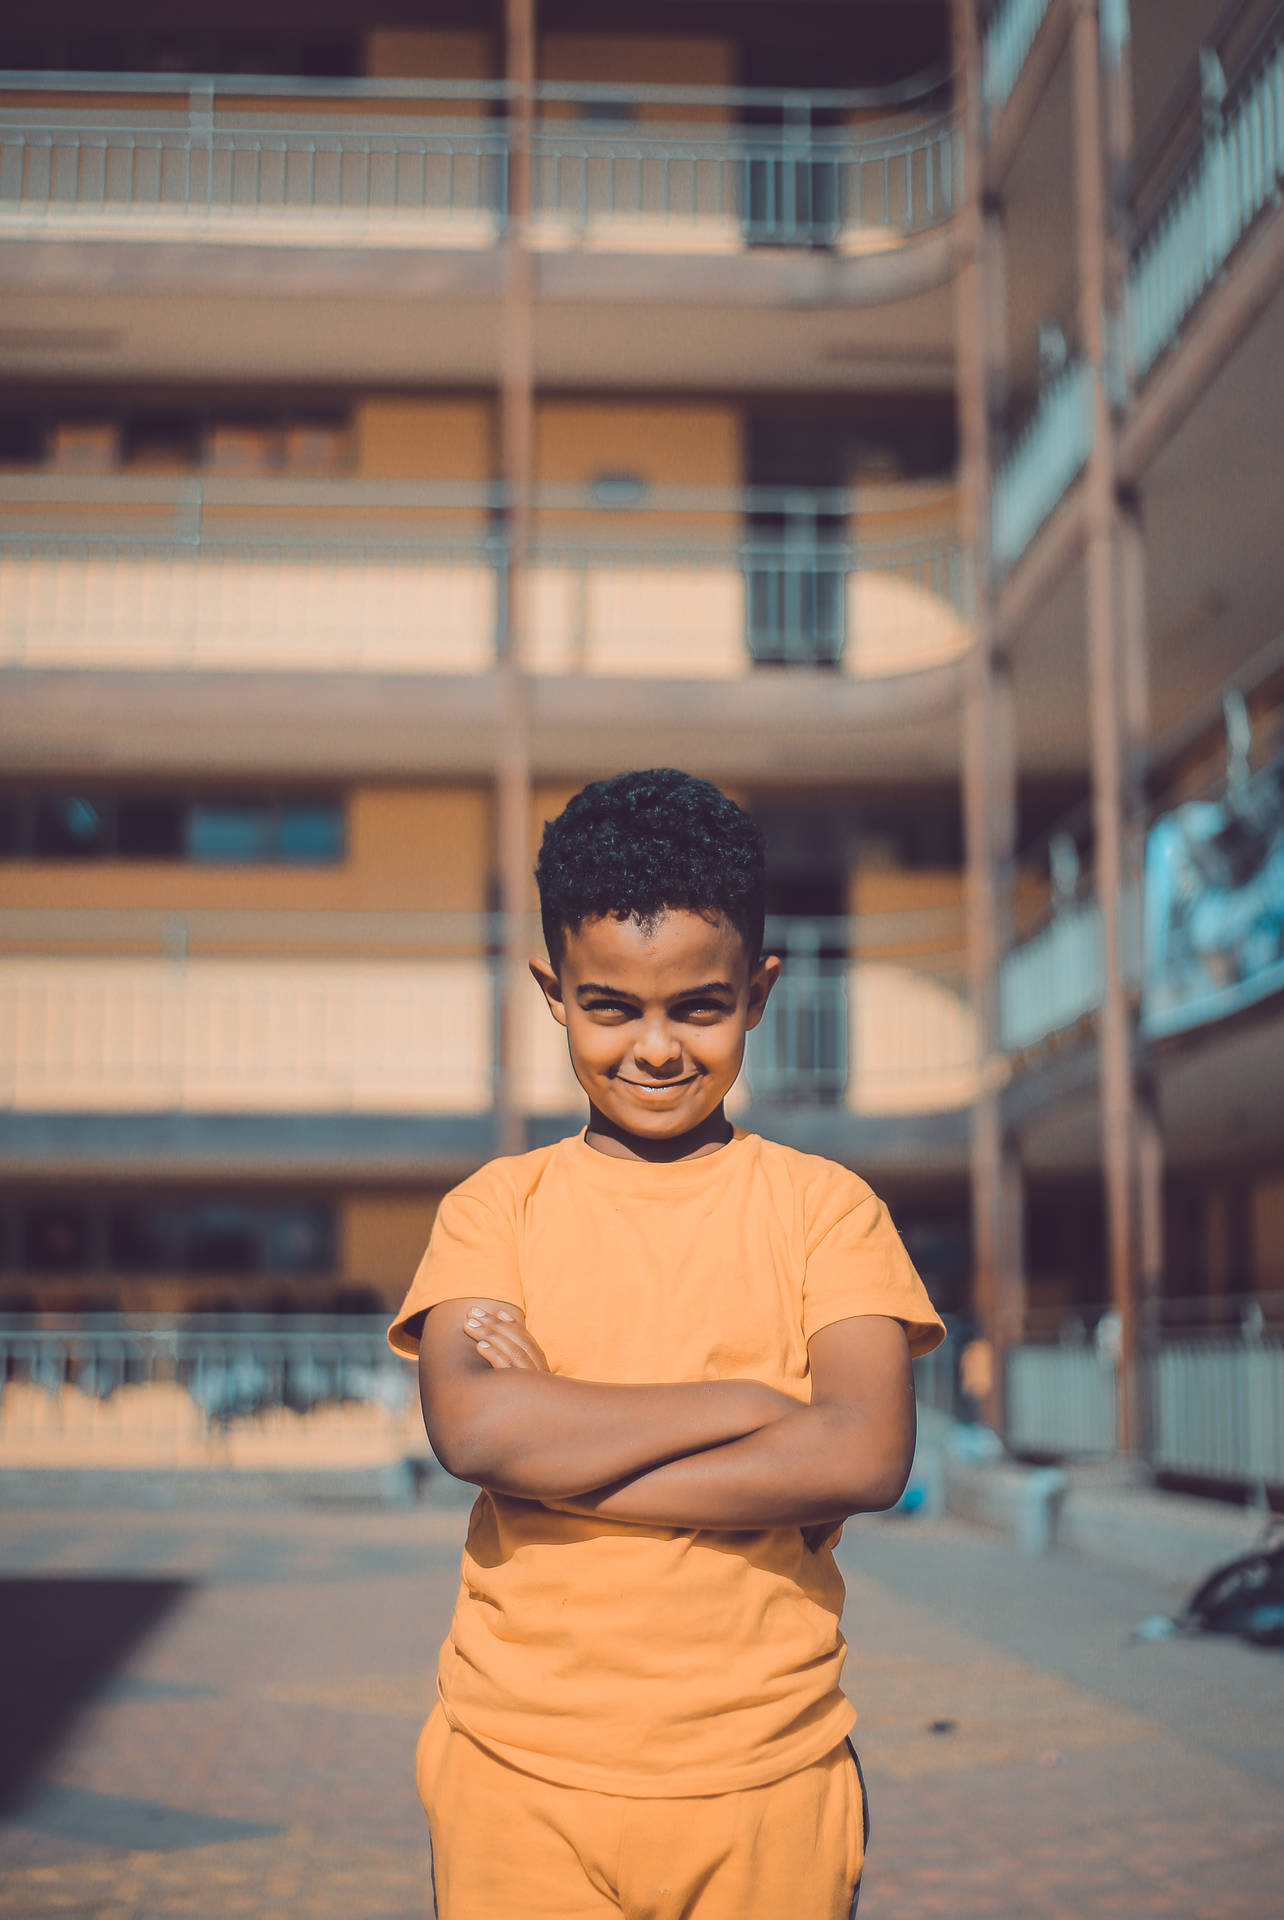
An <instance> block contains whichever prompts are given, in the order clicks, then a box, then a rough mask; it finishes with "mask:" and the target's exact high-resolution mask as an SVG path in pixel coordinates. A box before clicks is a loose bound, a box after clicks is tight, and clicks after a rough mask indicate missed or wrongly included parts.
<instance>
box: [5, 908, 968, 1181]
mask: <svg viewBox="0 0 1284 1920" xmlns="http://www.w3.org/2000/svg"><path fill="white" fill-rule="evenodd" d="M497 937H498V928H497V926H495V925H493V924H491V922H490V921H489V920H488V919H487V918H486V917H485V916H481V915H473V916H468V915H448V914H438V915H434V914H411V913H402V914H361V913H350V914H323V913H320V914H318V913H287V912H282V913H274V914H273V913H254V912H245V913H236V912H215V911H209V912H198V913H190V914H186V915H177V914H158V913H143V912H131V911H127V910H122V911H119V912H112V911H82V912H69V913H59V912H46V911H43V910H31V911H22V910H15V911H13V912H11V913H10V914H8V915H7V916H6V926H5V934H4V939H5V948H6V950H5V951H4V952H3V953H0V1109H3V1110H6V1111H7V1112H8V1114H9V1115H10V1116H11V1118H12V1119H15V1120H16V1119H18V1118H20V1117H23V1116H25V1117H27V1118H29V1119H30V1118H33V1117H37V1116H40V1117H43V1118H44V1119H46V1120H51V1119H52V1118H53V1117H55V1116H63V1117H67V1116H80V1117H84V1116H95V1115H97V1116H102V1117H104V1118H110V1119H111V1121H112V1122H113V1124H116V1123H119V1122H120V1121H121V1120H122V1119H123V1118H124V1117H125V1116H146V1115H169V1116H175V1115H195V1116H219V1115H224V1116H242V1117H243V1116H247V1115H261V1116H275V1117H280V1116H286V1115H299V1116H305V1115H312V1116H316V1115H328V1116H332V1117H333V1116H343V1117H346V1118H347V1119H350V1120H358V1121H359V1120H361V1119H362V1118H370V1117H379V1118H382V1119H385V1120H386V1119H388V1118H389V1117H392V1118H397V1117H401V1118H406V1119H423V1118H425V1117H436V1118H440V1119H442V1120H448V1121H449V1122H450V1124H451V1125H452V1126H455V1125H456V1124H457V1123H459V1122H461V1121H465V1120H468V1119H469V1118H470V1117H471V1118H473V1119H478V1120H487V1121H488V1118H489V1115H490V1114H491V1111H492V1107H493V1103H494V1097H495V1074H496V1071H497V1057H496V1036H497V1032H498V989H499V975H498V961H497V960H496V959H495V957H494V954H495V949H496V941H497ZM769 938H770V939H771V940H772V941H773V942H774V943H775V945H776V947H777V948H778V950H780V951H782V952H783V953H784V954H785V958H786V965H785V971H784V975H783V977H782V980H781V982H780V985H779V987H778V989H777V991H776V993H775V994H774V995H773V997H772V1000H771V1002H770V1004H769V1007H768V1013H767V1017H766V1019H765V1020H764V1022H763V1024H762V1026H761V1027H760V1028H759V1029H758V1030H757V1031H756V1032H755V1033H754V1034H752V1035H751V1036H750V1041H749V1052H748V1056H747V1062H746V1071H745V1075H744V1076H743V1079H742V1081H741V1084H740V1087H739V1088H738V1090H737V1094H736V1096H735V1101H736V1104H737V1111H739V1112H742V1113H743V1112H745V1111H747V1110H749V1109H751V1108H752V1109H754V1110H760V1109H762V1108H771V1109H773V1110H775V1111H781V1112H784V1113H786V1114H787V1113H788V1112H790V1111H794V1112H797V1111H798V1110H800V1109H823V1110H824V1111H825V1112H826V1113H827V1114H830V1115H832V1116H835V1118H840V1117H841V1116H842V1115H844V1114H846V1115H848V1116H851V1117H853V1118H856V1117H868V1118H876V1119H880V1120H883V1119H890V1118H893V1117H895V1116H915V1115H930V1114H948V1113H956V1112H958V1111H959V1110H960V1109H963V1108H965V1107H966V1106H967V1104H968V1102H969V1101H970V1099H971V1097H972V1093H973V1091H974V1087H975V1078H976V1040H975V1030H974V1023H973V1019H972V1014H971V1009H970V1006H969V1004H968V1000H967V994H966V986H965V973H964V965H963V958H962V954H961V951H960V950H959V939H960V928H959V926H958V924H957V914H956V912H954V911H953V910H948V911H941V912H935V911H934V912H926V913H919V914H905V915H895V916H892V915H886V916H867V917H866V918H865V919H863V920H859V921H850V922H849V921H842V922H834V923H829V922H818V923H803V922H798V921H783V922H780V923H777V924H775V925H773V926H772V927H771V928H770V929H769ZM539 944H540V942H539V935H538V931H537V929H536V928H534V927H532V934H531V947H532V951H535V950H537V948H538V946H539ZM519 1012H520V1016H521V1018H520V1025H521V1067H520V1070H519V1081H520V1087H519V1100H520V1105H521V1107H522V1108H523V1110H524V1111H525V1112H526V1113H527V1114H528V1115H530V1116H532V1117H533V1118H535V1119H540V1120H544V1121H546V1122H548V1123H549V1125H550V1126H551V1128H552V1132H553V1134H556V1133H557V1132H560V1131H563V1130H565V1127H566V1126H569V1125H572V1124H574V1121H573V1119H572V1118H571V1117H570V1116H574V1115H575V1114H576V1113H577V1112H578V1111H579V1109H580V1108H581V1106H582V1095H581V1094H580V1092H579V1089H578V1087H577V1086H576V1084H575V1081H574V1078H573V1076H572V1074H571V1071H570V1067H569V1063H568V1061H567V1058H566V1049H565V1041H564V1036H563V1034H562V1032H561V1029H560V1028H558V1027H557V1026H555V1024H554V1023H553V1022H552V1021H551V1020H550V1019H548V1018H547V1017H546V1015H545V1014H544V1012H543V1009H542V1007H541V1006H540V1004H539V1001H538V996H537V994H536V992H535V989H534V987H533V986H532V988H531V993H530V999H529V1002H528V1003H527V1004H524V1005H523V1006H522V1008H520V1009H519ZM554 1123H555V1124H554ZM483 1131H484V1129H483ZM470 1137H471V1136H470ZM478 1157H481V1155H480V1154H479V1155H478Z"/></svg>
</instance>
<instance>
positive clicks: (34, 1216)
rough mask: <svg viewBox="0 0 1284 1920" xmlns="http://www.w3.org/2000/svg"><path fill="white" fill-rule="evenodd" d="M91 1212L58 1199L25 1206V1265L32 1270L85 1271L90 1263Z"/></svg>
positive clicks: (23, 1221)
mask: <svg viewBox="0 0 1284 1920" xmlns="http://www.w3.org/2000/svg"><path fill="white" fill-rule="evenodd" d="M89 1241H90V1231H89V1213H88V1209H87V1208H85V1207H77V1206H69V1205H66V1204H65V1203H62V1202H58V1201H51V1202H49V1203H47V1204H41V1205H37V1206H31V1207H27V1208H25V1209H24V1211H23V1214H22V1226H21V1236H20V1245H21V1255H22V1264H23V1266H24V1267H25V1268H26V1269H27V1270H28V1272H30V1273H82V1272H83V1271H84V1269H85V1268H86V1267H87V1266H88V1264H89Z"/></svg>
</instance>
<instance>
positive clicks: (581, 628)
mask: <svg viewBox="0 0 1284 1920" xmlns="http://www.w3.org/2000/svg"><path fill="white" fill-rule="evenodd" d="M617 494H618V496H619V497H618V499H617ZM635 496H636V497H635ZM501 506H502V493H501V490H500V489H498V488H494V487H489V486H480V485H479V486H476V487H472V488H468V487H450V486H433V485H429V484H415V485H398V484H393V483H384V482H374V481H360V482H358V481H352V482H345V481H287V480H274V481H270V482H267V481H239V480H230V479H228V480H218V479H207V480H193V481H181V480H179V481H174V480H153V479H143V478H132V477H129V476H120V477H116V478H107V479H103V480H74V479H71V478H61V477H53V476H44V475H39V476H36V475H33V476H31V477H29V478H23V477H19V476H16V475H14V476H9V477H6V478H3V479H0V557H2V558H3V565H2V566H0V665H3V666H5V667H10V668H14V667H23V668H31V669H55V670H56V669H70V668H75V669H80V670H82V671H83V670H85V669H93V670H98V669H101V670H104V671H113V672H115V671H130V670H150V671H152V672H157V671H160V672H164V673H180V674H181V673H187V672H211V673H255V672H259V673H276V674H279V673H285V674H289V673H308V674H318V673H319V674H326V673H378V674H404V675H425V674H440V675H465V676H468V675H479V674H484V673H486V672H487V671H489V670H490V669H491V668H492V667H494V665H495V664H496V662H497V661H498V660H499V659H500V657H501V656H502V654H503V652H504V634H503V631H502V617H503V608H504V605H505V591H504V585H505V575H506V570H507V566H508V550H507V547H506V544H505V540H504V537H503V534H502V532H501V531H499V530H498V526H499V523H498V521H497V519H496V515H497V512H498V510H499V509H500V508H501ZM764 522H765V523H766V525H767V526H768V527H769V528H770V530H769V531H766V530H763V523H764ZM529 605H530V632H529V639H528V642H527V653H526V656H525V660H524V664H525V665H526V666H527V668H528V669H529V670H530V671H531V672H533V673H535V674H538V675H541V676H548V677H554V676H559V675H561V676H564V675H569V674H574V675H589V676H599V677H612V676H615V677H619V676H627V677H631V678H635V679H636V678H642V679H683V680H691V679H698V680H713V681H718V680H727V679H732V678H739V677H744V676H747V675H750V674H752V673H753V672H754V671H755V669H756V668H760V667H791V668H798V669H818V668H820V669H828V670H831V671H835V672H838V673H841V674H843V675H845V676H848V677H850V678H853V679H871V680H873V679H881V678H887V677H891V676H897V675H905V674H914V673H920V672H925V671H928V670H931V669H933V668H938V667H941V666H943V665H946V664H948V663H951V662H953V661H956V660H958V659H959V658H960V657H961V655H962V653H963V652H964V651H965V649H966V647H967V644H968V640H969V637H970V630H969V624H968V623H969V619H970V581H969V576H968V572H967V567H966V564H965V560H964V555H963V551H962V548H961V545H960V543H959V540H958V535H957V530H956V521H955V506H954V500H953V496H952V494H950V493H948V492H945V491H942V490H940V489H939V488H937V489H927V490H922V489H918V488H907V489H904V490H897V489H886V490H884V492H883V493H882V494H881V495H880V494H879V493H877V492H865V493H863V494H861V495H854V494H853V495H848V494H846V493H838V492H835V493H803V492H798V491H785V490H781V491H775V490H768V489H744V490H741V491H738V492H735V491H727V492H718V491H714V490H703V491H701V490H695V489H682V488H655V489H650V490H648V489H646V488H645V487H643V486H641V484H640V483H639V484H638V485H637V486H636V487H634V486H633V485H632V484H631V483H629V484H625V485H624V486H622V487H621V488H618V489H614V490H603V489H602V488H599V489H598V490H597V491H596V492H584V493H581V492H579V491H577V490H574V489H571V488H563V489H557V488H544V489H542V490H541V491H540V493H539V495H538V498H537V511H536V515H535V535H534V552H533V557H532V562H531V568H530V577H529Z"/></svg>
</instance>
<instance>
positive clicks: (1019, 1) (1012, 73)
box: [981, 0, 1052, 114]
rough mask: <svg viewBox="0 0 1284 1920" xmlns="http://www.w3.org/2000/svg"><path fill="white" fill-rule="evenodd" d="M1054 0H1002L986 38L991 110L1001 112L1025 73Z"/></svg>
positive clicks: (984, 58)
mask: <svg viewBox="0 0 1284 1920" xmlns="http://www.w3.org/2000/svg"><path fill="white" fill-rule="evenodd" d="M1051 5H1052V0H999V4H998V5H997V6H996V7H995V8H994V9H993V10H992V12H991V15H990V18H989V21H988V22H987V24H986V28H985V33H984V37H983V40H982V48H981V58H982V85H983V89H984V93H985V104H986V106H987V107H988V109H989V111H990V112H991V113H992V114H994V113H998V112H999V111H1000V109H1001V108H1002V107H1003V105H1004V103H1005V102H1006V101H1007V100H1008V98H1009V96H1010V95H1011V92H1012V89H1013V88H1014V87H1015V85H1016V83H1017V81H1018V80H1019V79H1020V77H1021V69H1022V68H1023V67H1024V66H1025V63H1026V61H1027V60H1028V59H1029V57H1030V49H1031V47H1032V46H1033V45H1034V43H1035V41H1036V39H1037V38H1038V34H1039V28H1040V27H1041V26H1042V25H1043V22H1044V19H1045V18H1046V16H1047V13H1048V10H1049V8H1050V7H1051Z"/></svg>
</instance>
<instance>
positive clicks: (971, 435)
mask: <svg viewBox="0 0 1284 1920" xmlns="http://www.w3.org/2000/svg"><path fill="white" fill-rule="evenodd" d="M951 26H952V34H953V47H954V71H955V86H956V90H957V94H958V107H959V113H960V120H961V124H962V126H963V129H964V143H965V145H964V168H965V178H966V181H967V197H966V200H965V203H964V208H963V212H962V215H961V219H960V229H961V231H960V240H961V248H962V263H961V270H960V276H959V297H958V306H957V313H958V343H957V357H958V384H959V441H960V467H961V481H962V496H963V517H964V536H965V544H966V547H967V549H968V551H969V552H970V553H971V555H972V565H973V635H972V645H971V649H970V651H969V653H968V657H967V663H966V678H965V687H964V697H963V728H962V744H963V819H964V838H965V843H966V853H967V947H968V972H969V979H970V984H971V992H972V1004H973V1008H974V1011H975V1017H976V1023H977V1075H978V1078H977V1089H976V1096H975V1100H974V1104H973V1109H972V1133H971V1152H970V1169H971V1192H972V1255H973V1258H972V1266H973V1310H974V1313H975V1316H976V1321H977V1326H978V1331H979V1333H980V1335H981V1337H982V1338H983V1339H984V1340H986V1341H987V1342H988V1343H989V1346H990V1349H991V1359H992V1366H991V1369H990V1377H991V1386H990V1391H989V1393H988V1394H987V1395H986V1400H985V1407H984V1412H985V1417H986V1419H987V1420H988V1421H989V1422H990V1423H991V1424H992V1425H994V1426H996V1427H1001V1425H1002V1422H1003V1373H1004V1354H1005V1352H1006V1349H1007V1347H1008V1346H1009V1345H1010V1344H1011V1342H1012V1341H1013V1340H1014V1339H1017V1338H1019V1337H1020V1332H1021V1322H1022V1318H1023V1312H1024V1301H1023V1298H1022V1286H1021V1273H1020V1264H1019V1262H1016V1263H1014V1260H1013V1248H1014V1236H1013V1232H1012V1217H1013V1208H1012V1192H1013V1182H1012V1168H1013V1164H1014V1160H1013V1155H1012V1152H1011V1147H1010V1143H1007V1142H1005V1140H1004V1137H1003V1122H1002V1113H1001V1105H1000V1103H1001V1096H1002V1089H1003V1083H1004V1080H1005V1079H1006V1061H1005V1058H1004V1054H1003V1048H1002V1041H1001V1037H1000V1029H999V965H1000V962H1001V960H1002V957H1003V954H1004V952H1005V950H1006V947H1007V944H1008V939H1009V934H1010V918H1011V913H1010V892H1011V878H1010V876H1011V863H1012V858H1013V853H1014V850H1015V839H1016V752H1015V729H1014V714H1013V701H1012V681H1011V674H1010V671H1009V668H1008V663H1007V660H1006V658H1005V657H1004V656H1003V654H1002V653H1001V652H1000V650H999V648H998V646H997V643H996V625H995V617H994V613H995V609H994V591H993V577H992V568H991V557H990V484H991V469H992V461H993V444H992V443H993V422H994V419H995V417H996V414H997V412H998V410H999V408H1000V406H1001V404H1002V398H1003V394H1002V382H1003V371H1004V359H1005V356H1004V351H1003V346H1004V314H1003V281H1002V271H1003V254H1002V234H1001V229H1000V223H999V210H998V206H997V204H996V203H995V202H994V201H993V199H992V198H990V197H989V196H988V195H987V193H986V190H985V179H984V161H985V142H984V127H983V115H984V101H983V97H982V87H981V43H980V30H979V25H978V21H977V9H976V5H975V0H953V8H952V19H951ZM1017 1190H1018V1191H1019V1182H1018V1189H1017Z"/></svg>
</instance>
